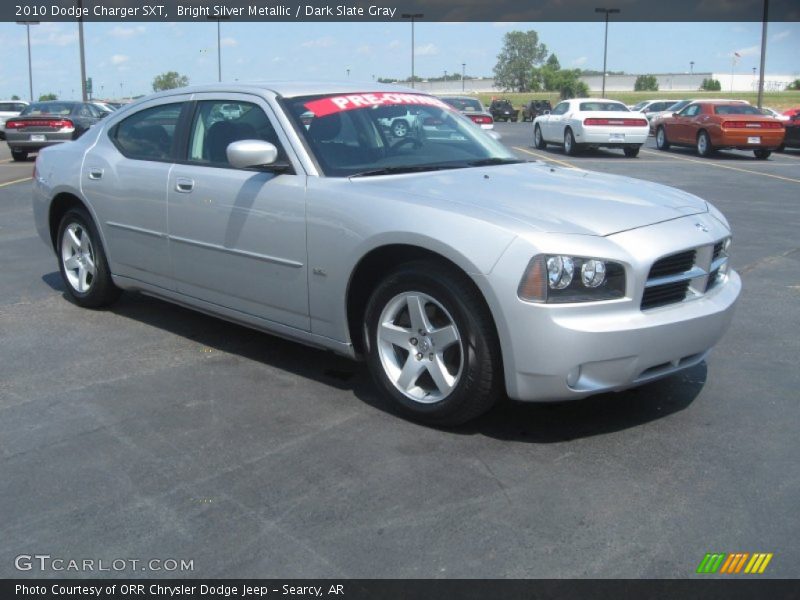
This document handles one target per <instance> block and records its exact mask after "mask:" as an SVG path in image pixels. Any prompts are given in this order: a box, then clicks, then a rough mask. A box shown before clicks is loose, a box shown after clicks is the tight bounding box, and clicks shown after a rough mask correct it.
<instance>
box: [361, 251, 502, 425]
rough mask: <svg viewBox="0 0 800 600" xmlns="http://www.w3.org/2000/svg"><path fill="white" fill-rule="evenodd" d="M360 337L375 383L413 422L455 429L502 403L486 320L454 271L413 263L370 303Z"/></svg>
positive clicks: (467, 286) (493, 344) (389, 278)
mask: <svg viewBox="0 0 800 600" xmlns="http://www.w3.org/2000/svg"><path fill="white" fill-rule="evenodd" d="M364 331H365V347H366V349H367V364H368V365H369V369H370V372H371V373H372V376H373V378H374V379H375V382H376V383H377V385H378V387H379V388H380V389H381V390H382V391H383V392H385V393H386V394H387V395H388V396H389V397H390V398H392V400H393V401H394V405H395V406H396V407H397V408H399V409H400V410H401V411H402V412H403V413H404V414H406V415H407V416H409V417H410V418H412V419H414V420H417V421H421V422H425V423H430V424H434V425H446V426H452V425H460V424H462V423H465V422H466V421H469V420H470V419H473V418H475V417H477V416H478V415H480V414H483V413H484V412H486V411H487V410H489V408H491V407H492V405H493V404H494V403H495V402H496V401H497V399H498V398H499V397H500V396H501V393H502V389H503V386H502V369H501V367H500V350H499V343H498V342H497V336H496V333H495V330H494V325H493V323H492V320H491V316H490V314H489V311H488V309H487V308H486V306H485V304H484V303H483V300H482V299H481V297H480V295H479V292H478V291H477V289H476V288H475V287H474V285H472V284H471V282H470V281H469V280H468V279H467V277H466V276H464V275H461V274H460V273H454V272H453V269H452V267H450V268H448V267H445V266H443V265H440V264H438V263H434V262H429V261H418V262H413V263H408V264H406V265H403V266H401V267H400V268H399V269H398V270H396V271H395V272H394V273H391V274H390V275H388V276H387V277H386V279H384V280H383V281H382V282H381V283H380V284H379V285H378V287H377V288H376V289H375V291H374V292H373V293H372V296H371V297H370V300H369V303H368V304H367V310H366V315H365V324H364Z"/></svg>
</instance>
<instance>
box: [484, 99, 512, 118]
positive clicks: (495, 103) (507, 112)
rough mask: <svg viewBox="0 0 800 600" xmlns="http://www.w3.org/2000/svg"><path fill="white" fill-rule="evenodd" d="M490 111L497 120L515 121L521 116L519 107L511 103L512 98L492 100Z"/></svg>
mask: <svg viewBox="0 0 800 600" xmlns="http://www.w3.org/2000/svg"><path fill="white" fill-rule="evenodd" d="M489 112H490V113H491V114H492V118H493V119H494V120H495V121H514V122H515V123H516V122H517V119H518V118H519V109H517V108H514V107H513V106H512V105H511V101H510V100H492V103H491V104H490V105H489Z"/></svg>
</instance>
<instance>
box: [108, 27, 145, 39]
mask: <svg viewBox="0 0 800 600" xmlns="http://www.w3.org/2000/svg"><path fill="white" fill-rule="evenodd" d="M145 31H146V28H145V26H144V25H135V26H131V27H125V26H124V25H117V26H116V27H114V28H112V29H111V31H109V32H108V35H110V36H111V37H115V38H120V39H128V38H132V37H134V36H137V35H141V34H143V33H144V32H145Z"/></svg>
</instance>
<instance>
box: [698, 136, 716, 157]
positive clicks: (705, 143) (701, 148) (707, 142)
mask: <svg viewBox="0 0 800 600" xmlns="http://www.w3.org/2000/svg"><path fill="white" fill-rule="evenodd" d="M713 152H714V147H713V146H712V145H711V138H710V137H708V133H707V132H705V131H701V132H700V133H698V134H697V153H698V154H699V155H700V156H711V154H713Z"/></svg>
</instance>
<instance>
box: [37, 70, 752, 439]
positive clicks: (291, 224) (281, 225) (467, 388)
mask: <svg viewBox="0 0 800 600" xmlns="http://www.w3.org/2000/svg"><path fill="white" fill-rule="evenodd" d="M409 111H413V112H414V113H415V114H417V115H418V117H419V119H420V122H421V123H423V125H424V126H423V127H419V128H415V129H414V130H413V132H409V134H408V135H406V136H404V137H402V138H399V139H398V138H396V137H395V136H391V135H389V134H388V133H387V131H386V129H385V127H383V126H382V125H381V123H385V122H387V120H392V119H394V118H396V117H398V116H400V115H405V114H408V112H409ZM431 132H435V135H433V134H432V133H431ZM495 137H496V136H494V137H493V136H491V135H489V134H487V133H486V132H484V131H482V130H480V129H479V128H477V127H474V126H473V125H472V123H471V122H470V121H469V120H468V119H467V118H465V117H464V116H462V115H461V114H459V113H458V111H456V110H454V109H453V108H452V107H450V106H449V105H447V104H445V103H444V102H442V101H441V100H439V99H437V98H434V97H431V96H427V95H423V94H417V93H414V91H413V90H402V89H398V88H396V87H394V86H380V85H375V86H374V87H372V91H370V92H365V91H364V89H363V86H356V85H353V84H349V83H348V84H344V83H343V84H330V83H325V84H302V83H297V84H286V83H280V84H277V83H276V84H258V85H239V84H237V85H233V84H225V85H223V84H219V85H213V86H206V87H194V88H187V89H178V90H171V91H168V92H163V93H160V94H157V95H154V96H150V97H148V98H145V99H143V100H140V101H138V102H136V103H134V104H132V105H129V106H127V107H125V108H123V109H121V110H119V111H117V112H115V113H113V114H112V115H110V116H108V117H107V118H106V119H104V120H103V121H102V122H101V123H100V124H98V125H97V126H95V127H92V128H91V129H89V131H88V132H87V133H86V134H85V135H84V136H82V137H81V138H79V139H78V140H77V141H75V142H73V143H70V144H63V145H59V146H53V147H51V148H47V149H45V150H44V151H42V152H41V153H40V155H39V157H38V159H37V162H36V167H35V181H34V191H33V204H34V212H35V217H36V226H37V229H38V231H39V235H40V236H41V238H42V239H43V240H44V242H45V243H46V244H47V245H48V246H49V247H50V248H51V249H53V250H54V251H55V254H56V256H57V259H58V263H59V267H60V270H61V275H62V277H63V279H64V281H65V285H66V289H67V291H68V293H69V295H70V297H71V298H72V299H73V300H74V301H75V302H76V303H77V304H79V305H81V306H84V307H90V308H91V307H99V306H104V305H107V304H109V303H111V302H113V301H114V300H115V299H116V298H117V297H118V295H119V294H120V291H121V290H139V291H141V292H144V293H146V294H151V295H153V296H157V297H159V298H164V299H166V300H169V301H172V302H176V303H180V304H182V305H184V306H188V307H191V308H194V309H197V310H200V311H203V312H206V313H211V314H214V315H217V316H219V317H221V318H223V319H228V320H230V321H234V322H236V323H241V324H244V325H247V326H250V327H253V328H255V329H259V330H262V331H267V332H270V333H272V334H275V335H279V336H284V337H287V338H291V339H293V340H297V341H298V342H301V343H305V344H308V345H312V346H317V347H321V348H327V349H330V350H332V351H334V352H337V353H340V354H342V355H345V356H348V357H351V358H354V359H363V360H365V361H366V362H367V364H368V366H369V369H370V371H371V372H372V374H373V376H374V379H375V381H376V384H377V386H378V388H379V389H380V390H381V391H382V392H383V393H384V394H385V396H386V397H387V398H388V399H389V400H390V401H391V402H392V403H393V404H394V405H395V406H396V407H397V408H398V409H399V410H401V411H402V412H404V413H405V414H407V415H409V416H411V417H412V418H415V419H418V420H421V421H424V422H427V423H435V424H439V425H455V424H459V423H463V422H465V421H467V420H469V419H472V418H474V417H476V416H478V415H480V414H481V413H483V412H485V411H486V410H488V409H489V408H490V407H491V406H492V405H493V404H494V403H495V402H496V401H497V400H498V399H499V398H501V397H503V396H504V395H508V396H510V397H512V398H516V399H520V400H537V401H542V400H557V399H571V398H581V397H584V396H587V395H590V394H596V393H599V392H606V391H610V390H622V389H625V388H628V387H631V386H635V385H639V384H642V383H645V382H649V381H652V380H655V379H658V378H661V377H665V376H668V375H671V374H673V373H676V372H678V371H681V370H682V369H686V368H688V367H691V366H693V365H696V364H698V363H700V362H701V361H703V360H704V358H705V357H706V355H707V354H708V352H709V351H710V349H711V348H712V346H714V344H716V342H717V341H718V340H719V339H720V337H721V336H722V335H723V333H724V332H725V330H726V329H727V327H728V324H729V323H730V320H731V317H732V312H733V307H734V304H735V302H736V299H737V297H738V295H739V291H740V287H741V283H740V279H739V276H738V275H737V274H736V272H735V271H733V270H732V269H731V268H730V266H729V259H728V257H729V254H730V245H731V231H730V228H729V226H728V223H727V221H726V220H725V218H724V217H723V216H722V214H721V213H720V212H719V211H718V210H716V209H715V208H714V207H713V206H711V205H710V204H708V203H707V202H705V201H704V200H702V199H700V198H698V197H696V196H693V195H691V194H688V193H685V192H682V191H679V190H676V189H673V188H669V187H665V186H662V185H657V184H654V183H646V182H643V181H637V180H633V179H628V178H624V177H616V176H611V175H603V174H599V173H592V172H587V171H582V170H578V169H567V168H559V167H552V166H549V165H546V164H543V163H541V162H524V161H522V160H519V159H518V158H516V157H515V156H514V155H513V154H512V153H511V152H510V151H509V150H507V149H506V148H505V147H504V146H503V145H502V144H500V143H499V142H498V141H497V140H496V139H495ZM265 383H266V384H268V382H265Z"/></svg>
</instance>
